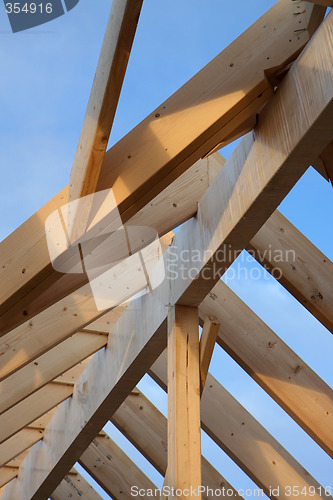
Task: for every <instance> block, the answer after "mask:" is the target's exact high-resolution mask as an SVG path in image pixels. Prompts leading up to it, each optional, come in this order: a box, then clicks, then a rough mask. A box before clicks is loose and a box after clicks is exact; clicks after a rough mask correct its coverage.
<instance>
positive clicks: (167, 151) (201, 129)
mask: <svg viewBox="0 0 333 500" xmlns="http://www.w3.org/2000/svg"><path fill="white" fill-rule="evenodd" d="M314 8H315V6H313V5H311V4H309V3H305V4H304V7H303V8H302V10H301V11H297V6H295V5H294V2H292V1H290V0H280V1H279V2H277V3H276V4H275V5H274V6H273V7H272V8H271V9H270V10H269V11H268V12H267V13H266V14H264V16H262V17H261V18H260V19H259V20H258V21H257V22H256V23H254V24H253V25H252V26H251V27H250V28H249V29H248V30H246V32H245V33H243V34H242V35H241V36H240V37H238V38H237V39H236V40H235V41H234V42H232V43H231V44H230V45H229V47H227V48H226V49H225V50H224V51H223V52H221V54H220V55H218V56H217V57H216V58H215V59H214V60H213V61H212V62H211V63H210V64H208V65H207V66H206V67H205V68H204V69H203V70H202V71H200V72H199V73H198V74H197V75H196V76H194V77H193V78H192V79H191V80H190V81H189V82H187V83H186V84H185V85H184V86H183V87H182V88H181V89H180V90H179V91H178V92H176V93H175V94H174V95H173V96H172V97H170V98H169V99H168V100H167V101H165V102H164V103H162V104H161V105H160V106H159V107H158V108H157V109H156V110H155V111H154V112H153V113H151V114H150V115H149V116H148V117H147V118H146V119H145V120H144V121H143V122H142V123H141V124H139V125H138V126H137V127H135V129H134V130H133V131H132V132H130V133H129V134H127V136H125V137H124V138H123V139H122V140H121V141H120V142H119V143H117V144H116V145H115V146H113V147H112V148H111V150H110V151H109V154H107V155H106V158H105V161H104V164H103V166H102V170H101V175H100V178H99V182H98V184H97V191H101V190H104V189H107V188H111V187H112V190H113V194H114V196H115V200H116V203H117V205H118V209H119V213H120V216H121V219H122V222H123V223H127V222H128V221H129V220H130V219H131V218H132V217H133V216H134V215H135V214H137V213H138V212H139V210H141V209H142V208H143V207H144V206H145V205H147V204H148V203H149V202H150V201H151V200H152V199H153V198H154V197H155V196H157V195H158V194H159V193H160V192H162V191H163V189H165V188H166V187H167V186H168V185H169V184H170V183H171V182H172V181H174V180H175V179H176V178H178V177H179V176H180V175H181V174H182V173H183V172H185V171H186V170H187V169H188V168H189V167H190V166H191V165H193V163H195V162H196V161H197V160H199V159H200V158H201V157H203V156H204V155H205V154H206V153H207V152H209V151H211V150H212V149H213V148H214V147H215V146H216V145H217V144H218V143H220V142H222V141H223V139H224V138H226V137H229V136H230V134H232V132H233V131H234V130H238V128H239V126H240V125H241V124H242V123H244V121H246V119H247V118H248V117H250V116H253V115H254V114H255V113H256V112H257V111H258V110H260V109H261V108H262V106H263V104H264V103H265V102H267V100H268V99H270V98H271V97H272V96H273V89H272V87H271V84H270V82H269V81H268V79H267V77H266V70H268V69H270V68H274V69H276V70H277V71H279V70H280V69H281V67H284V66H285V64H286V63H290V62H291V61H293V60H294V59H295V58H296V57H297V55H298V54H299V52H300V50H301V49H302V48H303V47H304V45H305V44H306V43H307V42H308V40H309V38H310V33H309V31H308V29H307V27H308V22H309V19H310V18H311V13H312V11H313V10H314ZM296 12H297V14H299V15H297V16H296V15H294V14H295V13H296ZM277 26H279V29H276V27H277ZM138 172H140V175H138ZM61 198H63V199H61ZM67 199H68V194H66V192H62V193H60V195H58V196H57V197H56V198H55V199H54V200H53V201H51V202H50V203H49V204H48V205H47V206H46V207H44V208H43V209H42V210H41V211H40V212H38V213H37V214H36V215H35V216H33V217H32V218H31V219H30V220H29V221H27V223H25V224H23V226H21V228H19V229H18V230H16V231H15V232H14V233H13V234H12V235H10V236H9V237H8V238H7V239H6V240H5V241H4V242H2V243H1V246H0V256H1V257H0V280H1V283H3V286H2V290H1V295H0V314H1V318H0V320H1V322H0V331H2V332H6V331H8V330H10V329H12V328H14V327H15V326H17V325H19V324H20V323H22V322H23V321H24V320H25V319H27V317H28V318H29V317H32V314H34V312H33V311H32V310H31V307H30V305H31V303H32V302H33V301H35V300H36V298H38V297H41V296H43V293H44V292H45V291H46V290H48V289H49V288H50V287H51V285H52V284H54V283H57V282H58V281H59V280H60V278H61V283H59V284H58V285H57V286H56V287H55V288H52V287H51V288H52V295H51V296H50V291H49V296H48V302H47V303H44V304H43V305H39V311H41V310H42V308H43V307H48V306H49V305H50V304H51V303H54V302H56V301H57V300H60V299H61V298H62V297H64V296H65V295H67V294H68V293H71V292H72V291H73V290H75V289H77V288H79V287H80V286H82V285H83V284H84V283H85V282H86V281H87V277H86V275H85V274H82V275H77V276H76V279H75V281H74V280H73V276H72V275H68V274H66V275H62V274H60V273H57V272H56V271H55V270H54V269H53V268H52V265H51V262H50V258H49V255H48V251H47V246H46V236H45V229H44V223H45V220H46V216H47V215H49V214H50V213H51V212H52V211H53V210H55V209H57V208H58V207H59V206H61V205H62V204H64V203H66V201H67ZM87 237H88V236H87ZM14 262H15V264H13V263H14ZM37 309H38V308H37ZM35 313H36V312H35Z"/></svg>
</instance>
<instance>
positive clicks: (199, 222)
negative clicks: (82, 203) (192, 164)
mask: <svg viewBox="0 0 333 500" xmlns="http://www.w3.org/2000/svg"><path fill="white" fill-rule="evenodd" d="M282 4H284V2H282V3H281V5H282ZM332 26H333V17H332V15H331V14H329V15H328V16H327V18H326V19H325V21H324V22H323V23H322V26H321V27H320V29H319V30H318V31H317V32H316V34H315V36H314V38H313V39H312V41H311V43H310V44H309V45H308V46H307V48H306V49H305V50H304V52H303V53H302V55H301V56H300V58H299V59H298V60H297V62H296V63H295V64H294V66H293V68H292V69H291V70H290V71H289V73H288V74H287V76H286V77H285V79H284V80H283V83H282V85H281V86H280V88H279V89H278V91H277V93H276V94H275V96H274V98H273V100H272V101H271V103H270V104H269V105H268V106H266V107H265V109H264V111H263V113H262V116H261V118H260V120H259V122H258V125H257V127H256V129H255V131H254V133H253V134H250V135H248V136H246V137H245V138H244V139H243V140H242V141H241V143H240V145H239V146H238V147H237V148H236V150H235V152H234V153H233V155H232V156H231V157H230V158H229V159H228V161H227V162H226V164H225V165H224V167H223V169H222V170H221V171H220V172H219V174H218V176H217V177H216V179H215V182H214V183H213V184H211V186H210V187H209V188H208V190H207V192H206V194H205V195H204V197H203V198H202V200H201V201H200V203H199V207H198V215H197V218H196V219H191V220H190V221H188V222H187V223H186V224H184V225H183V226H182V228H181V229H180V230H179V231H178V233H177V234H176V235H175V237H174V239H173V243H172V245H171V246H170V247H168V249H167V250H166V252H165V254H164V259H165V262H166V263H168V262H169V261H170V262H174V261H173V259H174V257H175V256H176V260H177V262H178V264H177V265H178V266H179V267H177V265H176V271H178V273H179V274H180V271H181V270H180V266H183V265H184V262H182V258H181V252H182V250H183V249H185V250H187V251H189V250H190V249H192V248H195V249H196V255H195V258H191V257H190V259H189V262H186V263H185V276H184V274H183V275H179V274H178V277H177V278H175V277H174V276H173V279H172V280H171V284H172V286H170V280H169V279H166V280H165V281H164V282H163V283H162V284H161V285H160V286H159V287H158V288H156V289H155V290H153V291H152V292H151V293H149V294H147V295H145V296H143V297H141V298H139V299H137V300H136V301H134V302H133V304H131V305H130V306H129V307H128V308H127V310H126V314H123V315H122V317H121V318H120V320H119V321H118V322H117V324H116V325H115V327H114V329H113V330H112V333H111V336H110V337H109V344H108V347H107V348H106V349H105V350H103V351H99V352H98V353H97V354H96V355H95V357H94V359H93V360H92V362H90V363H89V365H88V367H87V369H86V370H85V372H84V374H83V376H82V377H81V380H80V381H79V383H78V384H77V386H76V388H75V390H74V394H73V397H72V398H71V399H70V400H69V401H67V402H65V403H63V404H62V405H60V408H59V410H58V411H57V414H56V416H55V417H54V418H53V419H52V421H51V422H50V424H49V426H48V427H47V428H46V430H45V436H44V440H43V443H42V444H41V443H38V444H37V445H35V446H33V448H32V450H31V453H29V455H28V456H27V458H26V460H25V467H24V468H23V467H22V468H21V472H20V474H19V476H18V481H16V482H15V488H14V489H13V488H12V487H8V488H6V490H5V493H4V498H6V496H8V495H9V496H13V495H14V496H16V497H17V496H20V494H21V492H22V491H25V492H27V494H29V495H30V497H31V498H37V497H40V496H47V495H49V494H50V492H51V491H52V490H54V488H55V486H56V485H57V484H58V483H59V480H60V479H61V478H62V477H63V476H64V474H66V471H67V470H68V469H69V468H70V467H71V466H72V464H73V463H74V462H75V460H76V459H77V458H78V457H79V456H80V454H81V453H82V451H83V450H84V449H86V448H87V446H88V445H89V443H90V442H91V440H92V439H93V437H94V436H95V435H96V434H97V432H98V431H99V430H100V429H101V428H102V427H103V426H104V425H105V423H106V421H107V419H108V418H109V417H110V416H111V415H112V414H113V413H114V412H115V411H116V410H117V408H118V407H119V406H120V404H121V402H122V401H123V400H124V398H125V397H126V395H127V394H128V393H129V392H130V391H131V390H133V388H134V386H135V385H136V383H137V382H138V381H139V380H140V378H141V377H142V375H143V374H144V373H145V372H146V371H147V369H148V368H149V366H150V365H151V364H152V362H153V361H154V360H155V359H156V357H157V356H158V355H159V354H160V352H161V350H162V349H163V347H164V346H165V333H166V332H165V319H166V317H167V314H168V311H169V307H170V305H171V306H173V305H174V304H176V303H177V302H179V301H180V300H181V301H184V303H185V304H188V305H193V304H195V305H196V304H199V303H200V302H201V301H202V300H203V299H204V297H205V296H206V295H207V293H208V292H209V291H210V290H211V288H212V287H213V285H214V284H215V283H216V281H218V279H219V273H217V275H216V277H215V276H214V274H212V271H213V270H214V264H216V262H217V252H218V250H219V249H221V248H223V246H224V245H225V244H230V245H231V247H232V248H234V247H236V248H244V247H245V246H246V245H247V244H248V242H249V241H250V240H251V239H252V238H253V236H254V235H255V234H256V233H257V232H258V230H259V229H260V227H261V226H262V225H263V224H264V222H265V221H266V220H267V219H268V217H269V216H270V215H271V214H272V213H273V212H274V210H275V209H276V208H277V206H278V204H279V203H280V202H281V200H282V199H283V197H284V196H285V195H286V194H287V193H288V192H289V190H290V189H291V188H292V186H293V185H294V184H295V182H296V181H297V180H298V179H299V177H300V176H301V175H302V173H304V171H305V170H306V168H307V167H308V166H309V165H310V164H311V161H312V159H313V158H315V157H317V156H318V155H319V153H320V151H322V150H323V149H324V147H325V145H327V144H328V142H329V141H330V140H331V137H332V136H333V118H332V116H333V112H332V111H333V109H332V108H333V61H332V58H331V47H330V45H329V44H328V43H327V40H329V39H330V32H331V30H332ZM309 68H319V69H318V71H317V70H316V71H312V70H311V71H309ZM320 68H325V71H320ZM310 101H311V102H312V105H311V106H309V107H306V108H305V107H304V103H307V102H310ZM305 116H306V118H305ZM286 130H287V131H288V140H287V141H286V135H285V134H286V132H285V131H286ZM171 252H172V253H173V254H174V253H175V256H174V255H171ZM198 254H199V255H200V256H201V257H200V262H198V261H197V260H198ZM214 256H215V258H214ZM227 265H228V263H225V262H224V263H223V266H222V269H221V272H223V271H224V270H225V268H226V267H227ZM193 266H194V267H195V268H196V269H197V271H196V272H192V269H193ZM166 267H167V268H168V266H166ZM201 270H203V273H201V277H200V279H195V278H196V277H197V276H198V274H199V273H200V271H201ZM169 271H170V270H168V272H169ZM170 274H171V273H170ZM205 277H206V279H204V278H205ZM169 278H171V276H169ZM209 278H210V279H209ZM151 311H154V314H153V315H152V314H151ZM110 339H112V341H110ZM97 380H98V381H100V380H104V381H105V383H104V384H99V383H97ZM94 381H96V382H94ZM90 385H92V386H93V387H94V390H92V391H89V390H88V387H90ZM64 428H66V434H64V432H63V429H64Z"/></svg>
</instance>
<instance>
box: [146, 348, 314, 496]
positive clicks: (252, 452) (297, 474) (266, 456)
mask: <svg viewBox="0 0 333 500" xmlns="http://www.w3.org/2000/svg"><path fill="white" fill-rule="evenodd" d="M166 358H167V353H166V352H164V353H163V354H162V356H161V357H160V358H159V359H158V360H157V361H156V362H155V363H154V365H153V366H152V368H151V370H150V374H151V375H152V376H153V378H154V380H155V381H156V382H157V383H159V384H160V385H161V387H162V388H163V389H166V383H167V363H166ZM201 425H202V428H203V429H204V430H205V431H206V432H207V434H208V435H209V436H210V437H211V438H212V439H213V440H214V441H215V442H216V443H217V444H218V446H220V447H221V448H222V449H223V450H224V451H225V452H226V453H227V454H228V455H229V456H230V457H231V458H232V459H233V460H234V461H235V462H236V464H237V465H238V466H239V467H241V468H242V469H243V470H244V472H245V473H246V474H248V476H249V477H250V478H251V479H252V480H253V481H254V482H255V483H256V484H257V485H258V486H259V487H260V488H262V489H263V490H264V492H265V493H266V494H267V495H268V496H270V498H278V499H279V500H281V499H287V498H288V493H287V490H285V487H286V486H290V485H292V486H293V485H297V486H299V487H300V490H301V489H302V488H303V487H306V488H309V486H310V485H311V486H315V488H316V494H315V498H318V499H319V498H320V495H319V491H318V489H317V488H318V486H319V484H318V483H317V481H316V480H315V479H314V478H313V477H312V476H311V475H310V474H309V473H308V472H307V471H306V470H305V469H304V468H303V467H302V466H301V465H300V464H299V463H298V462H297V461H296V460H295V459H294V458H293V457H292V456H291V455H290V454H289V453H288V452H287V451H286V450H285V449H284V448H283V447H282V446H281V445H280V444H279V443H278V442H277V441H276V440H275V439H274V438H273V437H272V436H271V435H270V434H269V433H268V432H267V431H266V429H265V428H264V427H262V426H261V425H260V424H259V423H258V422H257V421H256V420H255V419H254V418H253V417H252V415H250V413H248V412H247V411H246V410H245V408H243V407H242V406H241V405H240V404H239V403H238V401H236V399H234V398H233V396H231V394H229V393H228V392H227V391H226V389H224V387H222V385H221V384H219V382H218V381H217V380H215V379H214V377H212V375H210V374H208V376H207V381H206V389H205V391H204V393H203V395H202V398H201ZM278 486H280V494H279V495H277V496H275V495H272V494H270V488H276V487H278Z"/></svg>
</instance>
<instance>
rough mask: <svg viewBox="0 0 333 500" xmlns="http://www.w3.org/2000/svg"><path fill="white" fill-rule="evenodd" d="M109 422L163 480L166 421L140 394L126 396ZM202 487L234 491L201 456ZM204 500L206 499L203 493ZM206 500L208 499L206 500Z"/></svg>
mask: <svg viewBox="0 0 333 500" xmlns="http://www.w3.org/2000/svg"><path fill="white" fill-rule="evenodd" d="M111 422H112V423H113V424H114V425H115V426H116V427H117V428H118V429H119V430H120V431H121V432H122V433H123V434H124V435H125V436H126V437H127V438H128V439H129V440H130V441H131V443H132V444H133V445H134V446H135V447H136V448H137V449H138V450H139V451H140V452H141V453H142V454H143V455H144V456H145V457H146V459H147V460H149V462H150V463H151V464H152V465H153V466H154V467H155V468H156V469H157V470H158V471H159V472H160V473H161V474H162V475H163V476H165V474H166V470H167V419H166V418H165V417H164V415H162V413H160V412H159V411H158V410H157V408H156V407H155V406H154V405H153V404H152V403H151V402H150V401H149V399H147V398H146V397H145V396H144V395H143V394H142V393H141V392H140V391H139V390H135V391H133V392H132V393H131V394H130V395H129V396H127V398H126V400H125V401H124V403H123V404H122V405H121V406H120V408H119V409H118V410H117V411H116V413H115V414H114V415H113V416H112V418H111ZM201 472H202V484H203V485H205V486H207V487H208V488H212V489H213V490H214V489H218V488H222V487H223V486H224V487H225V488H226V489H231V490H233V491H234V496H236V497H237V496H238V495H237V493H236V491H235V490H234V489H233V487H232V486H231V485H230V484H229V483H228V481H226V479H225V478H223V477H222V476H221V475H220V474H219V473H218V472H217V470H216V469H214V467H213V466H212V465H211V464H210V463H209V462H208V461H207V460H206V459H205V457H204V456H201ZM203 498H204V499H205V498H206V496H205V494H204V493H203ZM207 498H208V497H207Z"/></svg>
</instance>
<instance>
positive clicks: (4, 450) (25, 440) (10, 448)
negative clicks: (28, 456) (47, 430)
mask: <svg viewBox="0 0 333 500" xmlns="http://www.w3.org/2000/svg"><path fill="white" fill-rule="evenodd" d="M43 435H44V430H42V429H33V428H29V427H27V428H25V429H22V430H21V431H20V432H18V433H16V434H14V435H13V436H12V437H11V438H9V439H7V441H5V442H4V443H2V444H1V445H0V467H2V466H3V465H6V464H7V463H8V462H10V461H11V460H13V459H14V458H15V457H17V455H19V454H20V453H23V452H24V451H25V450H27V449H28V448H30V447H31V446H32V445H34V444H35V443H38V441H40V440H41V439H43Z"/></svg>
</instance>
